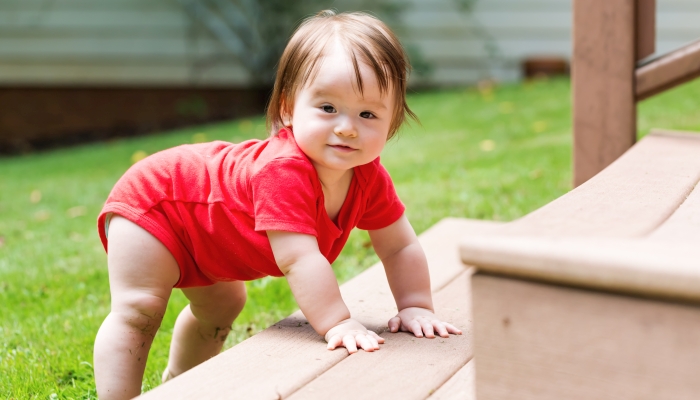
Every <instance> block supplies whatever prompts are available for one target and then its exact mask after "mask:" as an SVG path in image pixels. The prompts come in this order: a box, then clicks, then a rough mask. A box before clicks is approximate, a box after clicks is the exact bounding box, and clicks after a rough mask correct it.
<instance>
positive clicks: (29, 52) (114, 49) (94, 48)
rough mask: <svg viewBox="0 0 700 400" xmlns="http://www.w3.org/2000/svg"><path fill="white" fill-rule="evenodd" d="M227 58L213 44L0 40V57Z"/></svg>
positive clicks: (147, 40)
mask: <svg viewBox="0 0 700 400" xmlns="http://www.w3.org/2000/svg"><path fill="white" fill-rule="evenodd" d="M221 54H223V55H227V54H229V53H228V52H227V51H226V49H224V48H223V46H222V45H221V44H219V43H218V42H216V41H214V40H199V41H197V43H196V45H195V44H193V43H189V42H187V41H185V40H183V39H182V38H144V39H122V38H105V37H103V38H88V37H73V38H53V37H44V38H29V39H7V38H3V37H0V57H2V58H15V59H16V58H30V57H41V58H50V57H61V58H70V57H75V58H91V57H94V58H96V59H98V58H104V57H128V58H138V57H144V58H153V57H156V58H158V57H168V58H186V57H189V56H194V55H196V56H214V55H221Z"/></svg>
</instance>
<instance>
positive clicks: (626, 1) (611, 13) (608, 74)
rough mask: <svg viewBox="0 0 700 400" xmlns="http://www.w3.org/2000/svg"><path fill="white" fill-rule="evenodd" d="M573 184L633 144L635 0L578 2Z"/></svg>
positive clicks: (634, 117)
mask: <svg viewBox="0 0 700 400" xmlns="http://www.w3.org/2000/svg"><path fill="white" fill-rule="evenodd" d="M573 4H574V29H573V36H574V49H573V61H572V81H573V125H574V127H573V129H574V154H573V160H574V165H573V167H574V168H573V170H574V173H573V175H574V182H573V183H574V186H578V185H580V184H582V183H583V182H585V181H587V180H588V179H590V178H591V177H593V176H594V175H595V174H597V173H598V172H600V171H602V170H603V169H604V168H605V167H607V166H608V165H609V164H610V163H612V162H613V161H614V160H616V159H617V158H618V157H620V156H621V155H622V154H623V153H624V152H625V151H627V149H629V148H630V147H631V146H632V145H633V144H634V142H635V139H636V135H637V131H636V119H637V118H636V115H637V114H636V113H637V111H636V103H635V97H634V67H635V61H636V59H635V32H634V30H635V29H634V28H635V7H634V5H635V1H634V0H619V1H608V0H574V3H573Z"/></svg>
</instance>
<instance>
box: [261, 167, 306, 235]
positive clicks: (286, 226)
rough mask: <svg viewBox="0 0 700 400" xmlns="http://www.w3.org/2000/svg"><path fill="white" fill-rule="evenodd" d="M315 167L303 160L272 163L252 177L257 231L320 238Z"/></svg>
mask: <svg viewBox="0 0 700 400" xmlns="http://www.w3.org/2000/svg"><path fill="white" fill-rule="evenodd" d="M310 168H311V169H313V166H311V165H307V164H306V163H304V162H303V161H301V160H295V159H277V160H272V161H270V162H269V163H268V164H267V165H265V166H264V167H263V168H262V169H260V171H258V172H257V173H256V174H255V175H254V176H253V177H252V178H251V193H252V200H253V212H254V218H255V230H256V231H268V230H275V231H286V232H298V233H305V234H309V235H314V236H318V234H317V232H316V210H317V204H316V196H315V195H314V193H315V190H314V184H313V177H314V175H313V174H312V173H313V170H310Z"/></svg>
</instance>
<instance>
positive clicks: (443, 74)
mask: <svg viewBox="0 0 700 400" xmlns="http://www.w3.org/2000/svg"><path fill="white" fill-rule="evenodd" d="M520 77H521V73H520V69H519V68H498V69H496V68H492V69H483V68H436V69H435V73H434V74H433V75H431V76H430V77H427V78H426V77H420V76H412V77H411V79H410V81H409V82H410V84H411V85H424V84H429V85H438V86H443V87H447V86H463V85H464V83H465V82H478V81H480V80H482V79H496V80H498V81H502V82H509V81H510V82H512V81H516V80H518V79H520Z"/></svg>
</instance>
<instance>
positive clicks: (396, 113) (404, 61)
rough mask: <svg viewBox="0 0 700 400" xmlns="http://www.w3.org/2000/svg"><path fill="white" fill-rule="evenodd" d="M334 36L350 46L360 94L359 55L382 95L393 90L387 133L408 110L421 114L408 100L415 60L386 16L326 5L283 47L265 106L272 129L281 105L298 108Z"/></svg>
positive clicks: (276, 125)
mask: <svg viewBox="0 0 700 400" xmlns="http://www.w3.org/2000/svg"><path fill="white" fill-rule="evenodd" d="M333 40H339V41H340V43H342V44H343V45H344V47H345V48H346V49H347V51H348V53H349V56H350V59H351V60H352V64H353V67H354V70H355V79H356V82H357V87H358V89H359V91H360V94H361V93H362V90H363V86H362V77H361V75H360V66H359V61H358V58H359V59H360V61H362V62H364V63H365V64H367V65H368V66H369V67H370V68H371V69H372V70H373V72H374V74H375V75H376V77H377V81H378V83H379V91H380V93H382V95H385V94H389V93H390V92H391V91H392V90H393V95H394V105H395V106H394V110H393V115H392V120H391V126H390V128H389V136H388V137H389V138H391V137H392V136H394V134H395V133H396V131H398V129H399V127H401V125H402V124H403V122H404V121H405V120H406V117H407V116H408V117H410V118H412V119H414V120H417V117H416V115H415V114H414V113H413V111H411V109H410V108H408V104H406V81H407V78H408V73H409V71H410V69H411V66H410V64H409V63H408V57H407V56H406V52H405V51H404V49H403V47H402V46H401V43H400V42H399V40H398V38H396V36H395V35H394V34H393V33H392V32H391V30H390V29H389V28H388V27H387V26H386V25H385V24H384V23H383V22H381V21H380V20H378V19H377V18H375V17H373V16H371V15H369V14H365V13H360V12H354V13H341V14H336V13H335V12H334V11H330V10H325V11H321V12H320V13H318V14H316V15H315V16H313V17H310V18H307V19H306V20H304V22H302V24H301V25H300V26H299V27H298V28H297V30H296V31H295V32H294V34H293V35H292V37H291V39H289V43H287V47H286V48H285V49H284V53H282V57H281V58H280V62H279V66H278V68H277V77H276V78H275V86H274V88H273V90H272V96H271V97H270V102H269V104H268V106H267V126H268V129H270V131H271V133H272V135H276V134H277V131H279V129H280V128H282V127H283V126H284V123H283V121H282V112H283V111H285V110H283V107H284V108H285V109H286V110H288V111H291V110H292V109H293V108H294V97H295V96H296V94H297V92H298V91H299V90H300V89H301V88H303V87H304V85H305V84H306V83H307V82H308V81H309V79H311V80H313V79H314V78H315V75H316V73H317V72H318V66H319V63H318V61H319V59H321V58H322V57H323V55H324V50H325V48H326V46H327V44H328V43H329V42H332V41H333Z"/></svg>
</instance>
